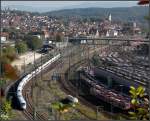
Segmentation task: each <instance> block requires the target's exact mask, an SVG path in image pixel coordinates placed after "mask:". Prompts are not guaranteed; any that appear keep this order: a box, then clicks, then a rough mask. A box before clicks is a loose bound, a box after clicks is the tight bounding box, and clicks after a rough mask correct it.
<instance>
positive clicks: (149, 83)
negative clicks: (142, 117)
mask: <svg viewBox="0 0 150 121" xmlns="http://www.w3.org/2000/svg"><path fill="white" fill-rule="evenodd" d="M149 17H150V1H149ZM148 59H149V66H150V20H149V58H148ZM148 85H149V89H150V80H149V82H148ZM148 93H149V94H148V95H149V108H150V91H148ZM149 118H150V115H149Z"/></svg>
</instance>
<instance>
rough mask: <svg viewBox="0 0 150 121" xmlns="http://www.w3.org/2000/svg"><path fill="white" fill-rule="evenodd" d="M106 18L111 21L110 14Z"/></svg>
mask: <svg viewBox="0 0 150 121" xmlns="http://www.w3.org/2000/svg"><path fill="white" fill-rule="evenodd" d="M108 20H109V21H110V22H111V14H109V17H108Z"/></svg>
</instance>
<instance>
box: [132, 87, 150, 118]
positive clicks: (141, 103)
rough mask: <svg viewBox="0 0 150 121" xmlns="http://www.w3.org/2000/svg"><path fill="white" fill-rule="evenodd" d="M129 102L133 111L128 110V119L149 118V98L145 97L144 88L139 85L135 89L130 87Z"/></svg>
mask: <svg viewBox="0 0 150 121" xmlns="http://www.w3.org/2000/svg"><path fill="white" fill-rule="evenodd" d="M129 92H130V94H131V98H132V99H131V104H132V106H133V108H134V112H131V111H130V112H129V114H130V119H133V120H149V100H148V98H146V97H145V94H146V93H145V88H143V87H142V86H139V87H138V88H137V89H136V88H135V87H133V86H131V87H130V91H129Z"/></svg>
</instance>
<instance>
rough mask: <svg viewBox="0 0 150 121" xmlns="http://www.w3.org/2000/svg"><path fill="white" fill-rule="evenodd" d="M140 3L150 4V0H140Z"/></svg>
mask: <svg viewBox="0 0 150 121" xmlns="http://www.w3.org/2000/svg"><path fill="white" fill-rule="evenodd" d="M138 4H139V5H145V4H149V0H139V2H138Z"/></svg>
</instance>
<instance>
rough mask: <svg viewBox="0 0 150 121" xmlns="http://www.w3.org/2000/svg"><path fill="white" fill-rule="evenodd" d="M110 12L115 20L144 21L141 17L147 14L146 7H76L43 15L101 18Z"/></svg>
mask: <svg viewBox="0 0 150 121" xmlns="http://www.w3.org/2000/svg"><path fill="white" fill-rule="evenodd" d="M109 13H111V15H112V20H115V21H132V20H136V21H139V22H142V23H143V22H145V20H144V19H143V18H144V16H145V15H148V6H147V7H143V6H142V7H141V6H136V7H123V8H121V7H120V8H76V9H64V10H58V11H52V12H46V13H44V14H45V15H49V16H55V17H61V18H62V17H63V18H68V17H75V16H76V17H80V18H88V17H95V18H100V19H103V18H104V17H107V16H108V14H109Z"/></svg>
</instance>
